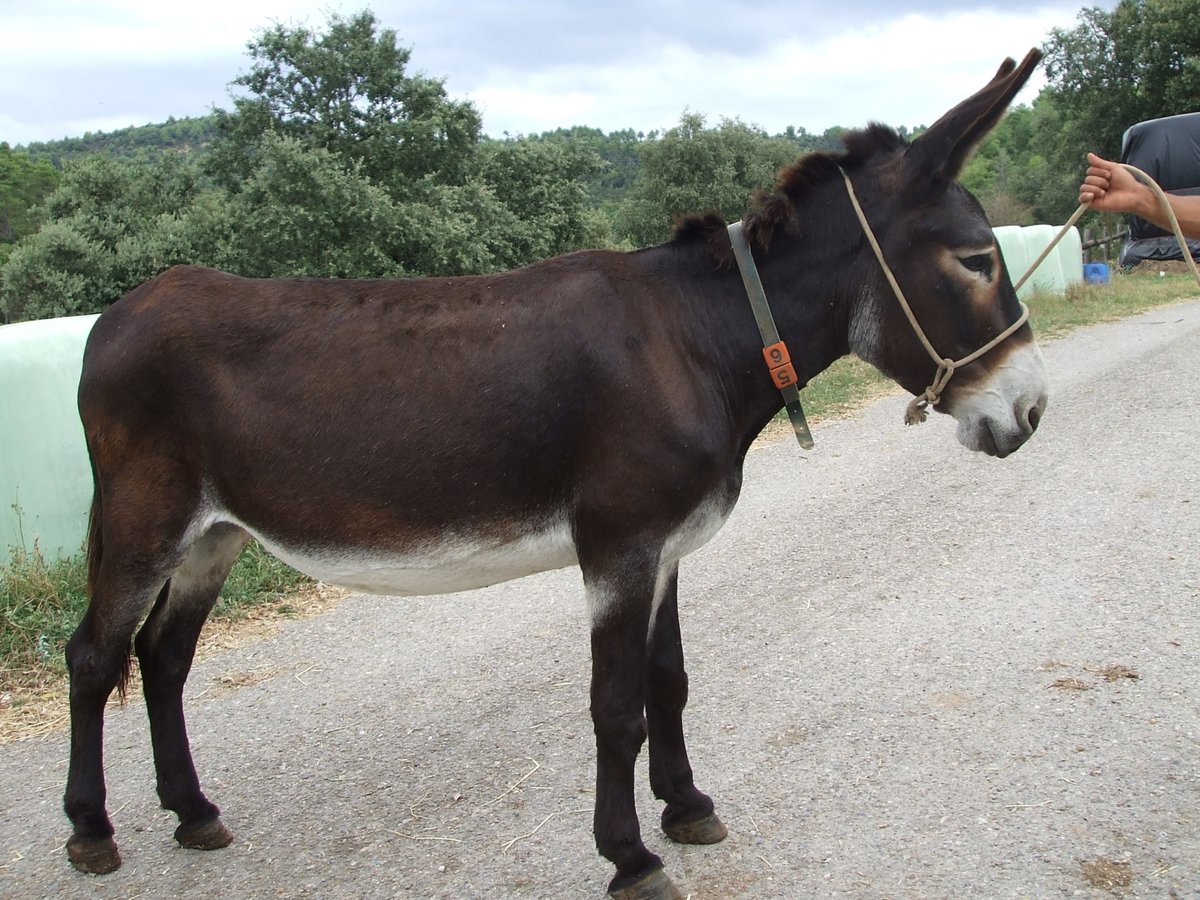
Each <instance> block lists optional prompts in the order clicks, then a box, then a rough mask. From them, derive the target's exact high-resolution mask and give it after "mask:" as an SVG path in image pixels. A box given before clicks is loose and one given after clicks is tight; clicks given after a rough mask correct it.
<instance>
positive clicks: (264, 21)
mask: <svg viewBox="0 0 1200 900" xmlns="http://www.w3.org/2000/svg"><path fill="white" fill-rule="evenodd" d="M1038 2H1039V0H1012V2H1010V3H1009V4H1008V5H1006V6H1005V7H1004V9H1003V10H1001V9H998V8H992V7H988V6H982V5H981V6H980V7H978V8H975V9H968V8H963V5H962V4H961V3H953V2H950V0H911V2H909V3H908V4H907V5H906V6H905V7H904V9H905V10H908V11H907V12H904V11H903V10H897V9H896V7H895V5H894V4H893V3H891V2H883V0H873V2H863V0H851V2H843V3H841V4H837V5H834V6H829V5H827V4H825V5H821V6H818V5H817V4H815V3H806V2H803V0H789V2H786V3H785V2H783V0H762V2H756V3H753V4H751V3H742V4H738V3H736V2H735V3H733V4H729V3H723V4H717V3H713V2H710V0H688V2H686V3H685V2H683V0H662V2H656V3H645V2H644V0H637V2H634V0H610V5H609V6H606V7H605V8H604V9H603V11H601V10H600V8H599V7H592V6H587V5H584V4H578V3H576V2H574V0H539V2H537V3H534V2H533V0H509V2H507V3H503V4H501V3H497V2H492V0H459V2H458V3H457V4H454V5H447V4H445V3H444V2H443V0H375V2H374V3H370V4H369V5H370V6H371V8H373V9H374V10H375V13H376V17H377V19H378V21H379V23H380V25H381V26H382V27H385V28H391V29H394V30H395V31H396V32H397V35H398V39H399V41H400V43H401V44H402V45H404V46H409V47H411V48H412V60H411V64H410V68H411V70H412V71H414V72H418V71H419V72H424V73H426V74H429V75H432V76H435V77H442V78H445V81H446V87H447V90H448V92H449V93H450V94H451V95H452V96H455V97H465V98H467V99H470V100H472V101H473V102H475V103H476V104H477V105H478V106H479V107H480V110H481V112H482V113H483V116H484V127H485V130H486V131H487V132H488V133H490V134H494V135H499V134H500V133H502V132H505V131H507V132H510V133H514V134H515V133H536V132H539V131H543V130H548V129H552V128H557V127H566V126H570V125H591V126H594V127H598V128H602V129H604V130H614V129H619V128H633V129H635V130H641V131H650V130H653V129H660V130H661V129H663V128H668V127H671V126H672V125H674V124H675V123H676V122H677V121H678V119H679V115H680V114H681V113H682V112H683V111H684V110H685V109H690V110H693V111H696V112H700V113H703V114H705V115H707V116H708V117H709V120H710V121H715V120H717V119H719V118H721V117H730V118H740V119H742V120H743V121H746V122H753V123H756V124H759V125H761V126H762V127H764V128H766V129H768V130H769V131H772V132H775V131H780V130H782V129H783V128H785V127H786V126H788V125H797V126H802V127H804V128H807V129H808V130H810V131H823V130H824V129H825V128H828V127H829V126H831V125H843V126H847V127H852V126H858V125H863V124H865V123H866V122H867V121H868V120H878V121H884V122H887V123H889V124H893V125H908V126H916V125H920V124H929V123H930V122H932V121H933V120H934V119H936V118H937V116H939V115H940V114H941V113H942V112H944V111H945V110H946V109H948V108H949V107H950V106H951V105H953V104H954V103H956V102H958V100H961V99H962V98H963V97H965V96H966V95H967V94H969V93H971V92H972V91H974V90H975V89H976V88H978V87H979V86H980V85H981V84H983V83H984V82H985V81H986V80H987V78H988V77H989V76H990V75H991V73H992V72H993V71H994V68H995V66H996V65H998V64H999V62H1000V60H1001V59H1003V58H1004V57H1005V56H1009V55H1012V56H1018V57H1019V56H1020V55H1023V54H1024V52H1025V51H1026V50H1028V48H1029V47H1031V46H1035V45H1040V44H1041V43H1043V42H1044V41H1045V39H1046V37H1047V35H1048V32H1049V30H1050V28H1051V27H1054V26H1068V27H1069V26H1071V25H1073V24H1074V20H1075V16H1076V14H1077V12H1078V10H1077V8H1076V7H1075V6H1073V5H1072V2H1073V0H1045V2H1046V5H1044V6H1038V5H1037V3H1038ZM367 4H368V0H355V2H353V3H351V2H350V0H334V2H330V0H293V2H283V0H210V2H208V3H206V4H204V6H203V7H202V8H197V7H195V6H191V5H186V4H174V3H166V2H162V0H41V2H39V3H37V4H32V3H30V4H28V5H23V9H24V11H22V12H9V11H6V12H5V14H4V23H3V34H4V44H5V47H4V49H5V52H4V53H3V54H0V109H2V110H4V113H5V115H6V116H7V119H4V120H0V141H8V142H10V143H24V142H28V141H31V140H45V139H53V138H57V137H62V136H65V135H70V134H82V133H83V131H84V130H87V129H89V128H90V129H96V128H98V127H103V128H112V127H124V126H125V125H132V124H144V123H145V122H151V121H163V120H165V119H166V118H168V117H169V116H176V117H183V116H197V115H204V114H206V113H207V112H208V111H209V109H210V107H211V106H212V105H213V104H216V105H218V106H225V107H228V105H229V94H228V87H227V86H228V84H229V82H230V81H232V80H233V79H234V78H236V77H237V76H238V75H239V74H240V73H241V72H243V71H245V70H246V69H247V68H248V65H249V59H248V57H247V55H246V42H247V41H248V40H250V39H251V38H252V37H253V36H254V34H256V33H257V32H258V31H259V30H261V29H263V28H265V27H268V26H269V25H270V24H271V23H272V22H273V21H283V22H288V23H305V24H307V25H309V26H310V27H312V28H314V29H318V30H319V29H320V28H322V27H323V26H324V24H325V23H326V21H327V19H328V16H329V14H330V12H331V11H333V12H338V13H340V14H341V15H353V14H354V13H356V12H357V11H358V10H360V9H362V8H363V6H364V5H367ZM1055 4H1057V5H1055ZM917 10H923V11H917ZM1038 85H1039V86H1040V82H1038ZM1033 96H1034V92H1033V91H1030V90H1028V89H1027V91H1026V93H1025V94H1024V95H1023V96H1022V98H1021V99H1022V100H1024V101H1026V102H1028V101H1029V100H1030V99H1032V97H1033ZM102 123H103V124H102Z"/></svg>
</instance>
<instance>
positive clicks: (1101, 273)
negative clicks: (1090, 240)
mask: <svg viewBox="0 0 1200 900" xmlns="http://www.w3.org/2000/svg"><path fill="white" fill-rule="evenodd" d="M1083 280H1084V281H1086V282H1087V283H1088V284H1108V263H1084V264H1083Z"/></svg>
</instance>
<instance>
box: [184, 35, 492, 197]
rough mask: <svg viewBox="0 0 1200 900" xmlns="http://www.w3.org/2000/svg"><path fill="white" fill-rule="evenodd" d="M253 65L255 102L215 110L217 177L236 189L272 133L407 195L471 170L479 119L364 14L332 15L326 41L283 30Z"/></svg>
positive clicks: (262, 41)
mask: <svg viewBox="0 0 1200 900" xmlns="http://www.w3.org/2000/svg"><path fill="white" fill-rule="evenodd" d="M247 48H248V50H249V53H250V56H251V59H252V60H253V64H252V65H251V68H250V71H249V72H247V73H246V74H244V75H241V76H239V77H238V78H236V79H234V82H233V83H234V84H235V85H238V86H240V87H242V88H245V89H246V91H247V92H248V96H244V97H237V98H235V99H234V101H233V107H234V108H233V112H225V111H224V110H217V111H216V124H217V129H218V132H219V137H218V139H217V140H216V142H215V143H214V147H213V154H212V157H211V159H210V161H209V165H208V169H209V171H210V172H211V173H212V175H213V176H214V177H215V178H216V179H218V181H220V182H221V183H222V184H224V185H225V186H227V187H230V188H233V189H237V188H238V187H239V186H240V184H241V182H242V181H244V180H245V179H246V178H248V177H249V175H250V172H251V171H252V170H253V169H254V167H255V159H256V156H257V154H258V152H259V142H260V140H261V139H262V136H263V135H264V134H266V133H268V132H277V133H279V134H282V135H286V136H288V137H291V138H294V139H296V140H298V141H300V142H301V143H302V144H303V145H305V146H309V147H314V148H322V149H325V150H328V151H330V152H332V153H335V154H337V155H339V156H341V157H342V158H343V159H344V160H345V161H346V162H347V163H353V164H357V165H360V166H361V172H362V173H363V174H364V175H366V176H367V177H368V178H370V179H371V180H373V181H375V182H377V183H379V184H382V185H384V186H386V187H387V188H388V190H389V191H390V192H391V193H392V195H393V196H394V197H397V198H401V197H404V196H405V195H406V194H407V193H408V191H409V190H410V189H411V188H412V187H413V186H414V185H419V184H421V183H422V182H423V180H425V179H431V180H432V181H433V182H435V183H441V184H461V183H463V182H464V181H465V179H466V177H467V175H468V174H469V172H470V170H471V163H472V159H473V155H474V150H475V146H476V144H477V143H478V141H479V135H480V127H481V126H480V118H479V113H478V112H477V111H476V109H475V107H474V106H473V105H472V104H470V103H469V102H466V101H455V100H451V99H449V98H448V97H447V96H446V91H445V88H444V86H443V83H442V81H440V80H437V79H432V78H426V77H424V76H421V75H409V74H408V73H407V72H406V67H407V65H408V62H409V57H410V51H409V50H408V49H406V48H403V47H399V46H397V44H396V33H395V32H394V31H392V30H391V29H380V28H379V27H378V23H377V22H376V19H375V16H374V14H373V13H371V12H369V11H364V12H361V13H358V14H357V15H354V16H352V17H350V18H343V17H341V16H338V15H336V14H334V15H331V16H330V19H329V24H328V29H327V30H326V31H325V32H324V33H317V32H314V31H310V30H309V29H307V28H304V27H287V26H284V25H279V24H277V25H275V26H274V27H272V28H270V29H267V30H265V31H263V32H262V33H260V34H259V35H258V36H257V37H256V38H255V39H254V40H252V41H250V42H249V44H248V45H247Z"/></svg>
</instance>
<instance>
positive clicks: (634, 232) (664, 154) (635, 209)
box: [618, 113, 796, 246]
mask: <svg viewBox="0 0 1200 900" xmlns="http://www.w3.org/2000/svg"><path fill="white" fill-rule="evenodd" d="M795 157H796V147H795V145H794V144H793V143H792V142H791V141H789V140H787V139H785V138H771V137H768V136H767V135H766V133H765V132H763V131H761V130H760V129H757V128H754V127H752V126H749V125H746V124H744V123H742V122H740V121H738V120H736V119H724V120H722V122H721V124H720V125H719V126H717V127H716V128H706V127H705V125H704V117H703V116H702V115H699V114H697V113H685V114H684V115H683V117H682V118H681V119H680V122H679V124H678V125H677V126H676V127H674V128H672V129H670V130H669V131H667V133H666V134H664V135H663V136H662V138H661V139H659V140H657V141H646V142H645V143H644V144H643V145H642V147H641V168H640V170H639V171H638V175H637V180H636V181H635V182H634V185H633V188H632V190H631V191H630V192H629V194H628V196H627V197H626V199H625V202H624V203H623V204H622V207H621V210H620V214H619V217H618V225H619V232H620V233H621V234H622V236H624V237H626V238H627V239H628V240H629V241H630V242H632V243H633V244H634V245H635V246H645V245H647V244H653V243H658V242H660V241H663V240H666V239H667V238H668V237H670V234H671V227H672V223H673V221H674V220H675V219H676V218H678V217H679V216H682V215H686V214H688V213H693V212H701V211H704V210H717V211H719V212H720V213H722V214H723V215H724V216H725V217H726V218H727V219H729V220H731V221H732V220H733V219H736V218H738V217H740V216H741V214H742V213H743V212H744V211H745V209H746V206H747V205H748V202H749V200H750V197H751V195H752V194H753V192H754V191H755V190H757V189H759V188H766V187H770V186H771V185H772V184H773V183H774V181H775V177H776V175H777V174H778V172H779V170H780V169H781V168H782V167H783V166H784V165H786V164H788V163H790V162H792V161H794V159H795Z"/></svg>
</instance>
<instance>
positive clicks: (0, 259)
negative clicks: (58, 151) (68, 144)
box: [0, 143, 58, 265]
mask: <svg viewBox="0 0 1200 900" xmlns="http://www.w3.org/2000/svg"><path fill="white" fill-rule="evenodd" d="M57 183H58V172H56V171H55V170H54V167H53V166H51V165H50V164H49V163H47V162H42V161H35V160H33V159H32V158H30V156H29V154H28V153H23V152H20V151H16V150H13V149H11V148H10V147H9V146H8V144H4V143H0V265H3V263H4V261H5V260H6V259H8V255H9V254H10V253H11V252H12V248H13V245H14V244H16V243H17V242H18V241H20V240H21V239H22V238H24V237H25V236H26V235H30V234H33V233H34V232H35V231H37V230H38V226H39V224H40V220H39V217H38V214H37V212H36V210H37V207H38V206H39V205H40V204H41V202H42V201H43V200H44V199H45V198H46V197H47V195H49V193H50V192H51V191H52V190H54V186H55V185H56V184H57Z"/></svg>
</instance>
